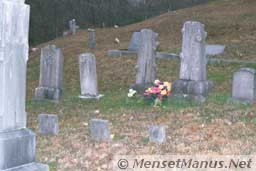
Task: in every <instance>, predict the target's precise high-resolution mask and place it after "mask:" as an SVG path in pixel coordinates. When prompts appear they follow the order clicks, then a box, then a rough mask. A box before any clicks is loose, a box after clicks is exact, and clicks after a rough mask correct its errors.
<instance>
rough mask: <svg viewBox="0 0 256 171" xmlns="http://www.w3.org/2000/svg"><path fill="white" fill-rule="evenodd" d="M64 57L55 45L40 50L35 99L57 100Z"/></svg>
mask: <svg viewBox="0 0 256 171" xmlns="http://www.w3.org/2000/svg"><path fill="white" fill-rule="evenodd" d="M63 64H64V58H63V55H62V52H61V50H60V49H59V48H57V47H56V46H55V45H48V46H46V47H44V48H42V50H41V63H40V81H39V87H38V88H36V90H35V99H38V100H45V99H46V100H54V101H58V100H59V99H60V97H61V92H62V81H63Z"/></svg>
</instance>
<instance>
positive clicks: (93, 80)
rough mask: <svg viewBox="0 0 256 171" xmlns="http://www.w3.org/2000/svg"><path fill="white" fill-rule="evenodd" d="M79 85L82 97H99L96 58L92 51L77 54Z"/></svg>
mask: <svg viewBox="0 0 256 171" xmlns="http://www.w3.org/2000/svg"><path fill="white" fill-rule="evenodd" d="M79 64H80V87H81V95H80V98H82V99H99V98H100V97H102V95H100V94H99V93H98V81H97V70H96V58H95V55H94V54H92V53H84V54H81V55H80V56H79Z"/></svg>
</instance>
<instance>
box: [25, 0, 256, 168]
mask: <svg viewBox="0 0 256 171" xmlns="http://www.w3.org/2000/svg"><path fill="white" fill-rule="evenodd" d="M187 20H198V21H201V22H202V23H204V24H205V25H206V30H207V32H208V38H207V42H208V43H210V44H213V43H214V44H215V43H216V44H225V45H226V46H227V49H226V52H225V53H224V54H223V55H220V56H217V57H218V58H225V59H243V60H256V48H255V47H256V1H255V0H216V1H214V2H212V3H210V4H207V5H200V6H196V7H193V8H188V9H183V10H178V11H176V12H170V13H166V14H164V15H161V16H158V17H155V18H152V19H150V20H147V21H145V22H142V23H136V24H133V25H129V26H126V27H121V28H118V29H114V28H107V29H96V34H97V48H96V49H95V50H90V49H89V47H88V32H87V31H86V30H81V31H80V32H78V34H77V35H76V36H73V37H64V38H59V39H57V40H53V41H51V42H47V43H45V44H42V45H39V46H38V47H39V48H40V47H43V46H45V45H47V44H50V43H52V44H56V45H57V46H58V47H60V48H62V49H63V53H64V56H65V67H64V70H65V71H64V76H65V78H64V79H65V80H64V94H63V97H62V99H61V101H60V102H59V103H57V104H55V103H47V102H44V103H35V102H33V101H31V99H32V97H33V94H34V89H35V88H36V87H37V86H38V79H39V62H40V58H39V57H40V54H39V51H38V52H33V53H31V54H30V60H29V63H28V71H27V72H28V78H27V94H28V95H27V112H28V118H29V127H30V128H32V129H34V130H35V131H36V132H37V121H36V120H37V115H38V114H39V113H56V114H58V115H59V118H60V129H61V132H60V135H59V136H58V137H40V136H39V137H38V141H37V143H38V159H39V160H40V161H41V162H44V163H48V164H49V165H50V166H51V168H52V170H60V171H64V170H86V169H87V170H109V169H107V168H109V167H110V166H111V163H110V164H109V165H108V163H109V162H110V160H111V157H112V156H113V154H117V153H122V154H195V153H199V152H200V153H201V154H255V153H256V148H255V147H256V146H255V145H254V144H255V143H256V134H255V132H256V127H255V123H256V119H255V117H256V113H255V111H256V106H255V105H241V104H230V103H227V100H228V98H229V97H230V95H231V86H232V76H233V72H234V71H236V70H237V69H238V68H240V67H244V66H245V65H227V64H218V65H210V66H208V79H209V80H213V81H214V83H215V88H214V91H213V92H212V93H211V95H210V97H209V101H208V102H207V103H206V104H203V105H198V104H193V103H189V102H178V101H170V102H168V104H167V105H165V106H164V107H162V108H153V107H152V106H149V105H145V104H143V102H140V101H139V102H138V101H130V100H127V98H126V94H127V91H128V88H129V86H130V85H132V84H133V83H134V81H135V68H134V67H135V64H136V59H135V58H134V57H123V58H110V57H107V55H106V54H107V50H109V49H126V48H127V47H128V43H129V40H130V37H131V34H132V32H134V31H138V30H140V29H142V28H151V29H153V30H154V31H155V32H158V33H159V39H160V43H161V45H160V48H159V50H161V51H167V52H175V53H178V52H179V51H180V48H181V28H182V25H183V23H184V22H185V21H187ZM116 37H118V38H119V39H120V42H121V43H120V45H117V44H115V43H114V39H115V38H116ZM84 52H93V53H95V54H96V56H97V72H98V81H99V91H100V92H101V93H103V94H105V97H104V98H103V99H102V100H101V101H99V102H97V101H82V100H80V99H79V98H78V95H79V94H80V86H79V67H78V66H79V65H78V55H79V54H80V53H84ZM246 66H249V67H254V68H256V66H255V65H246ZM178 72H179V61H171V60H164V59H163V60H159V61H158V78H159V79H161V80H166V81H174V80H175V79H178ZM90 118H103V119H108V120H110V122H111V123H112V125H111V131H112V134H114V140H113V142H112V143H110V144H104V143H102V144H97V143H94V142H92V141H91V140H90V137H89V131H88V120H89V119H90ZM151 124H165V125H167V126H168V130H167V132H168V138H167V144H165V145H163V146H155V145H154V144H151V143H149V142H148V139H147V125H151ZM138 130H141V131H138Z"/></svg>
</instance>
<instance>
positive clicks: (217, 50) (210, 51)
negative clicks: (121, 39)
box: [206, 45, 226, 55]
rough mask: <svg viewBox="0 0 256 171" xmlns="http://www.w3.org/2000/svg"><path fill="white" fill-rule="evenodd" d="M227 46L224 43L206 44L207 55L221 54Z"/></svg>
mask: <svg viewBox="0 0 256 171" xmlns="http://www.w3.org/2000/svg"><path fill="white" fill-rule="evenodd" d="M225 48H226V46H224V45H206V54H207V55H219V54H222V53H224V51H225Z"/></svg>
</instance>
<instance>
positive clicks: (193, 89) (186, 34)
mask: <svg viewBox="0 0 256 171" xmlns="http://www.w3.org/2000/svg"><path fill="white" fill-rule="evenodd" d="M182 34H183V42H182V52H181V54H180V58H181V65H180V79H179V80H177V81H175V82H174V83H173V89H172V93H173V95H174V96H180V97H185V98H189V99H192V100H196V101H199V102H204V101H206V99H207V96H208V93H209V91H210V90H211V89H212V86H213V83H212V82H211V81H207V80H206V75H207V73H206V67H207V57H206V48H205V39H206V37H207V33H206V32H205V29H204V25H203V24H201V23H200V22H196V21H188V22H186V23H185V24H184V26H183V29H182Z"/></svg>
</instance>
